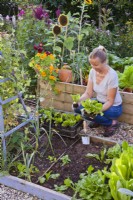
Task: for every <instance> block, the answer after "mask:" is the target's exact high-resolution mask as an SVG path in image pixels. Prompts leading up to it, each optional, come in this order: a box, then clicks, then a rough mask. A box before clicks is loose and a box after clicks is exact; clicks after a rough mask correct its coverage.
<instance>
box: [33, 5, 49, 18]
mask: <svg viewBox="0 0 133 200" xmlns="http://www.w3.org/2000/svg"><path fill="white" fill-rule="evenodd" d="M33 11H34V15H35V18H36V19H39V20H42V18H43V17H45V15H46V11H44V10H43V8H42V6H40V7H37V8H35V9H34V10H33Z"/></svg>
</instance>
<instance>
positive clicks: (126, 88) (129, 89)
mask: <svg viewBox="0 0 133 200" xmlns="http://www.w3.org/2000/svg"><path fill="white" fill-rule="evenodd" d="M123 92H129V93H132V92H133V90H132V88H128V87H125V88H124V89H123Z"/></svg>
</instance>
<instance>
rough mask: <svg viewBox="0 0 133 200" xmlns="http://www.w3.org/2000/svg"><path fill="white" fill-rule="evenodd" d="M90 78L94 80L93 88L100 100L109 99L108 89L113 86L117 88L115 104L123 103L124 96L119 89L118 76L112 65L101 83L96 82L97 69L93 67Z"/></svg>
mask: <svg viewBox="0 0 133 200" xmlns="http://www.w3.org/2000/svg"><path fill="white" fill-rule="evenodd" d="M89 80H91V81H92V82H93V90H94V92H95V93H96V98H97V100H98V101H100V102H102V103H105V102H106V101H107V91H108V90H109V89H111V88H117V92H116V96H115V100H114V104H113V106H118V105H120V104H121V103H122V98H121V95H120V93H119V90H118V76H117V73H116V71H115V70H114V69H112V68H111V67H110V68H109V71H108V73H107V74H106V75H105V77H104V78H103V80H102V81H101V82H100V83H99V84H97V83H96V71H95V70H94V69H91V70H90V73H89Z"/></svg>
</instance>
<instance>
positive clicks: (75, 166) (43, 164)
mask: <svg viewBox="0 0 133 200" xmlns="http://www.w3.org/2000/svg"><path fill="white" fill-rule="evenodd" d="M63 139H64V140H65V142H66V144H67V146H65V144H64V143H63V141H62V140H61V139H60V137H59V136H57V135H54V136H53V138H52V146H53V149H54V154H53V152H52V151H51V148H50V147H49V148H48V149H47V150H46V143H47V139H46V136H42V138H41V143H40V148H39V153H38V154H37V155H36V158H35V163H34V165H35V166H36V167H37V168H38V169H39V173H38V174H36V175H34V176H33V177H32V181H33V182H34V183H38V184H39V182H38V177H39V176H42V175H43V174H45V172H47V170H48V168H49V171H52V174H56V173H59V174H60V176H59V177H58V178H57V179H55V180H54V179H49V180H48V181H46V182H45V183H44V184H42V186H44V187H47V188H50V189H54V185H55V184H56V185H58V186H61V185H62V184H63V181H64V179H66V178H68V177H69V178H70V179H71V180H72V181H73V182H77V181H78V180H79V175H80V174H81V173H85V172H86V170H87V168H88V167H89V165H92V166H93V167H94V168H95V171H96V170H98V169H103V167H104V166H105V164H104V163H101V162H99V161H98V160H96V159H95V158H87V157H86V154H87V153H96V154H99V153H100V151H101V150H102V149H103V148H104V147H103V145H100V144H93V143H92V144H89V145H84V144H82V141H81V138H79V137H76V138H75V139H71V138H67V137H63ZM61 155H62V156H65V155H68V156H69V158H70V160H71V162H69V163H68V164H66V165H64V166H62V162H61V160H60V159H59V160H58V162H56V163H55V164H53V163H51V162H50V161H49V160H48V156H54V157H56V158H57V159H58V158H59V157H60V156H61ZM51 165H53V166H52V167H51V168H50V166H51ZM44 177H45V176H44ZM65 194H67V195H69V196H72V194H73V192H72V191H71V190H70V189H69V190H67V191H66V192H65Z"/></svg>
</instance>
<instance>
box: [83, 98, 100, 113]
mask: <svg viewBox="0 0 133 200" xmlns="http://www.w3.org/2000/svg"><path fill="white" fill-rule="evenodd" d="M81 105H82V106H83V107H84V110H85V111H86V112H87V113H88V114H94V115H97V114H100V115H103V113H102V107H103V105H102V103H99V102H98V101H97V100H91V99H87V100H85V101H82V102H81Z"/></svg>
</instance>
